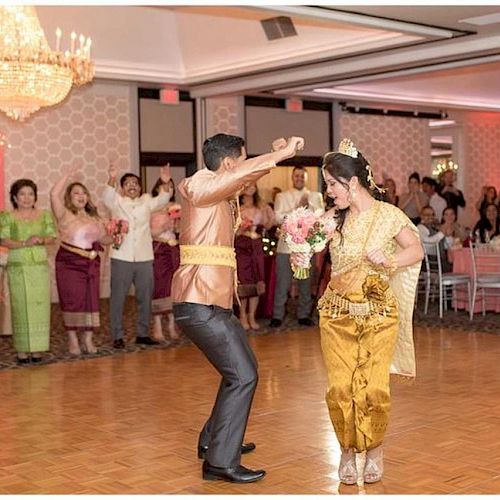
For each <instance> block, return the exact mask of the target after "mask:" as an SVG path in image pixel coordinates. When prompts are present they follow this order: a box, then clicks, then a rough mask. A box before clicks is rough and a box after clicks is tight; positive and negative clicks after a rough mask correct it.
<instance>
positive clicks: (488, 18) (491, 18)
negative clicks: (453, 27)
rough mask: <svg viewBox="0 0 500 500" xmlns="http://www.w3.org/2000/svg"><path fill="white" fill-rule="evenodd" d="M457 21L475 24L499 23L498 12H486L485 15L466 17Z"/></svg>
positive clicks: (499, 13)
mask: <svg viewBox="0 0 500 500" xmlns="http://www.w3.org/2000/svg"><path fill="white" fill-rule="evenodd" d="M458 22H459V23H467V24H475V25H477V26H487V25H488V24H496V23H500V12H497V13H495V14H486V15H485V16H476V17H468V18H467V19H460V21H458Z"/></svg>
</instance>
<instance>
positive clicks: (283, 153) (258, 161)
mask: <svg viewBox="0 0 500 500" xmlns="http://www.w3.org/2000/svg"><path fill="white" fill-rule="evenodd" d="M303 145H304V139H302V137H291V138H290V139H288V142H287V143H286V146H285V147H284V148H283V149H280V150H278V151H273V152H271V153H266V154H263V155H260V156H257V157H255V158H251V159H245V158H246V153H245V150H244V148H242V154H241V156H239V157H238V158H231V157H229V156H227V157H226V158H224V160H223V161H222V165H221V166H220V167H218V168H217V167H215V166H214V170H211V169H210V168H206V169H204V170H201V171H200V172H198V173H197V175H196V176H193V177H189V178H187V179H185V180H184V181H182V182H181V184H180V185H179V188H178V189H179V191H180V192H182V194H183V196H184V197H185V198H186V199H187V200H189V202H190V203H191V204H192V205H193V206H196V207H208V206H211V205H214V204H216V203H219V202H221V201H223V200H226V199H229V198H231V197H234V196H235V195H236V193H237V192H238V191H239V190H240V189H241V188H242V186H243V185H244V184H246V183H250V182H255V181H257V180H258V179H260V177H262V176H263V175H265V174H267V173H268V172H269V171H270V170H271V169H272V168H274V167H275V166H276V163H278V162H280V161H283V160H286V159H287V158H292V157H293V156H295V154H296V152H297V151H298V150H300V149H302V148H303ZM207 167H210V166H209V165H207ZM201 173H203V175H200V174H201Z"/></svg>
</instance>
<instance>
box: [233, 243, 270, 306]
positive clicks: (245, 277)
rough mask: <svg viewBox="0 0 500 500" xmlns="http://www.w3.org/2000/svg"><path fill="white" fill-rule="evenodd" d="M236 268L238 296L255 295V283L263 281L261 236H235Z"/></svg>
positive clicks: (256, 294)
mask: <svg viewBox="0 0 500 500" xmlns="http://www.w3.org/2000/svg"><path fill="white" fill-rule="evenodd" d="M234 249H235V251H236V263H237V269H238V283H239V285H238V296H239V297H241V298H247V297H256V296H258V295H259V294H258V292H257V283H258V282H259V281H264V250H263V248H262V239H261V238H250V237H248V236H243V235H240V236H237V237H236V239H235V241H234Z"/></svg>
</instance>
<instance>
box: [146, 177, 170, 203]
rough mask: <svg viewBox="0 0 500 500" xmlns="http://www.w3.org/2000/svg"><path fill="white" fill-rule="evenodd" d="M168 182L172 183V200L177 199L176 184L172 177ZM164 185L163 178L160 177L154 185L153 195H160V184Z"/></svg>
mask: <svg viewBox="0 0 500 500" xmlns="http://www.w3.org/2000/svg"><path fill="white" fill-rule="evenodd" d="M168 184H171V185H172V197H171V198H170V201H175V184H174V181H173V180H172V179H170V180H169V181H168ZM162 185H163V181H162V180H161V178H159V179H158V180H157V181H156V183H155V185H154V186H153V189H152V190H151V196H152V197H153V198H154V197H155V196H158V195H159V194H160V186H162Z"/></svg>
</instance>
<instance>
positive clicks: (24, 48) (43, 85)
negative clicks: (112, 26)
mask: <svg viewBox="0 0 500 500" xmlns="http://www.w3.org/2000/svg"><path fill="white" fill-rule="evenodd" d="M61 36H62V32H61V30H60V29H59V28H58V29H57V31H56V51H52V50H51V49H50V47H49V44H48V42H47V39H46V38H45V34H44V32H43V29H42V27H41V26H40V22H39V20H38V17H37V15H36V12H35V8H34V7H31V6H21V5H20V6H5V7H0V110H1V111H3V112H4V113H5V114H6V115H7V116H9V117H10V118H12V119H14V120H20V121H23V120H24V119H26V118H27V117H28V116H30V115H31V114H32V113H34V112H35V111H38V110H39V109H40V108H42V107H46V106H53V105H55V104H58V103H59V102H61V101H62V100H63V99H64V98H65V97H66V96H67V95H68V93H69V92H70V90H71V87H72V86H73V85H75V86H80V85H84V84H85V83H89V82H90V81H92V79H93V78H94V65H93V63H92V62H91V61H90V43H91V42H90V38H87V39H86V41H85V37H83V35H81V38H80V40H82V37H83V40H84V41H81V42H80V43H81V45H82V46H83V50H82V49H79V51H78V53H77V52H76V51H75V39H76V34H75V36H74V37H73V36H72V37H71V48H72V50H71V52H69V51H66V52H65V53H63V52H62V51H61ZM83 43H85V45H83Z"/></svg>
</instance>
